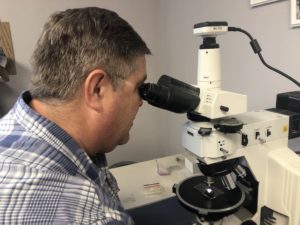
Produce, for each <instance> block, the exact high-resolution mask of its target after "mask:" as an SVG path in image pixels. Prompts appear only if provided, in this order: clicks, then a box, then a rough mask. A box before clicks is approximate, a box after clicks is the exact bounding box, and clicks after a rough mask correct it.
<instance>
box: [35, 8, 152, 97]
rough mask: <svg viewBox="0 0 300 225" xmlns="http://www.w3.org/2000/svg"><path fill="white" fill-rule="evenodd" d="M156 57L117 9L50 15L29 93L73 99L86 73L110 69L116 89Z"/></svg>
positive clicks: (87, 9) (37, 56) (77, 10)
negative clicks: (145, 58)
mask: <svg viewBox="0 0 300 225" xmlns="http://www.w3.org/2000/svg"><path fill="white" fill-rule="evenodd" d="M146 54H151V52H150V50H149V49H148V47H147V45H146V44H145V42H144V41H143V40H142V38H141V37H140V36H139V35H138V33H137V32H136V31H135V30H134V29H133V28H132V27H131V26H130V25H129V24H128V23H127V22H126V21H125V20H124V19H122V18H121V17H119V16H118V14H116V13H115V12H113V11H110V10H107V9H101V8H96V7H88V8H79V9H68V10H66V11H63V12H58V13H55V14H53V15H52V16H50V18H49V20H48V21H47V23H46V24H45V25H44V30H43V33H42V35H41V37H40V38H39V40H38V42H37V46H36V49H35V51H34V53H33V57H32V66H33V75H32V79H31V88H30V92H31V94H32V96H33V97H34V98H38V99H40V100H42V99H43V100H47V99H58V100H70V99H72V97H73V96H74V95H75V93H76V92H77V91H78V88H79V87H80V86H81V85H82V83H83V81H84V80H85V78H86V76H87V74H88V73H89V72H90V71H92V70H93V69H96V68H101V69H103V70H105V72H106V73H107V74H108V76H109V78H110V80H111V82H112V84H113V87H114V88H117V86H118V85H119V83H120V82H121V81H122V80H124V79H126V78H127V77H128V76H129V75H130V74H131V73H132V72H133V71H134V70H135V66H136V65H135V63H136V59H137V57H138V56H141V55H146Z"/></svg>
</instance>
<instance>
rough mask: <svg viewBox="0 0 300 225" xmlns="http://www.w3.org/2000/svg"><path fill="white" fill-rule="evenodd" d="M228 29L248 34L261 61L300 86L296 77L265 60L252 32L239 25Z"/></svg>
mask: <svg viewBox="0 0 300 225" xmlns="http://www.w3.org/2000/svg"><path fill="white" fill-rule="evenodd" d="M228 31H238V32H241V33H244V34H245V35H247V36H248V37H249V39H250V40H251V41H250V45H251V47H252V49H253V51H254V53H255V54H258V56H259V58H260V60H261V62H262V63H263V64H264V65H265V66H266V67H267V68H269V69H270V70H273V71H275V72H276V73H279V74H280V75H282V76H284V77H285V78H287V79H289V80H290V81H292V82H293V83H295V84H296V85H297V86H298V87H300V83H299V82H298V81H297V80H295V79H294V78H292V77H291V76H289V75H288V74H286V73H284V72H282V71H280V70H279V69H276V68H274V67H272V66H270V65H269V64H268V63H266V61H265V60H264V58H263V56H262V54H261V50H262V49H261V47H260V46H259V44H258V41H257V40H256V39H254V38H253V37H252V36H251V34H250V33H249V32H247V31H245V30H243V29H241V28H238V27H228Z"/></svg>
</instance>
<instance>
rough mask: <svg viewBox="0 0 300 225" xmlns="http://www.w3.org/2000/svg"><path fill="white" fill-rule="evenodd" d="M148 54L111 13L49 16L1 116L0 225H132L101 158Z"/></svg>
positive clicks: (115, 141)
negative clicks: (20, 89)
mask: <svg viewBox="0 0 300 225" xmlns="http://www.w3.org/2000/svg"><path fill="white" fill-rule="evenodd" d="M147 54H150V50H149V49H148V47H147V46H146V44H145V43H144V41H143V40H142V39H141V37H140V36H139V35H138V34H137V33H136V32H135V31H134V30H133V28H132V27H131V26H130V25H129V24H128V23H127V22H126V21H124V20H123V19H122V18H120V17H119V16H118V15H117V14H116V13H114V12H112V11H109V10H106V9H100V8H94V7H90V8H81V9H69V10H66V11H63V12H58V13H56V14H53V15H52V16H51V17H50V18H49V20H48V22H47V23H46V24H45V26H44V30H43V33H42V35H41V37H40V39H39V40H38V43H37V47H36V49H35V51H34V54H33V76H32V85H31V88H30V90H29V91H27V92H24V93H23V94H22V96H21V97H20V98H19V99H18V101H17V103H16V104H15V106H14V107H13V109H12V110H11V111H10V112H9V113H8V114H7V115H6V116H5V117H3V118H2V119H1V120H0V224H109V225H113V224H132V223H133V222H132V219H131V218H130V216H128V214H126V212H125V211H124V209H123V208H122V206H121V203H120V201H119V199H118V195H117V191H118V187H117V184H116V181H115V179H114V177H113V176H112V174H111V173H110V172H109V170H108V168H107V163H106V158H105V153H107V152H110V151H112V150H113V149H114V148H115V147H116V146H117V145H121V144H125V143H127V142H128V139H129V130H130V128H131V126H132V124H133V120H134V118H135V116H136V113H137V111H138V109H139V107H140V106H141V105H142V99H141V98H140V96H139V86H140V85H141V84H142V83H143V82H144V80H145V79H146V69H145V67H146V65H145V64H146V62H145V55H147Z"/></svg>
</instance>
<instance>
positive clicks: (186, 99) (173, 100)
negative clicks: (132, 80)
mask: <svg viewBox="0 0 300 225" xmlns="http://www.w3.org/2000/svg"><path fill="white" fill-rule="evenodd" d="M139 92H140V95H141V97H142V98H143V99H144V100H145V101H147V102H148V103H149V104H151V105H153V106H155V107H158V108H162V109H166V110H169V111H171V112H175V113H187V112H191V111H193V110H194V109H195V108H196V107H197V106H198V105H199V103H200V98H199V94H200V89H199V88H197V87H194V86H192V85H189V84H187V83H184V82H182V81H179V80H176V79H174V78H172V77H170V76H167V75H162V76H161V77H160V78H159V80H158V82H157V84H154V83H144V84H143V85H141V86H140V88H139Z"/></svg>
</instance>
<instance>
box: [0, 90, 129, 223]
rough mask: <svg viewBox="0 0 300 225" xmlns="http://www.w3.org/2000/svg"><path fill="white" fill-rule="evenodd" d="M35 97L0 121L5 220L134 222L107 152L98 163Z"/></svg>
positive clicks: (0, 208) (0, 207) (0, 211)
mask: <svg viewBox="0 0 300 225" xmlns="http://www.w3.org/2000/svg"><path fill="white" fill-rule="evenodd" d="M30 101H31V95H30V93H29V92H24V93H23V94H22V96H21V97H20V98H19V99H18V101H17V102H16V104H15V106H14V107H13V108H12V110H11V111H10V112H9V113H8V114H7V115H6V116H4V117H3V118H2V119H1V120H0V224H103V225H121V224H132V223H133V222H132V219H131V218H130V216H129V215H128V214H127V213H126V212H125V211H124V209H123V207H122V206H121V203H120V201H119V198H118V195H117V192H118V186H117V183H116V180H115V178H114V177H113V175H112V174H111V173H110V172H109V170H108V168H107V162H106V158H105V155H102V156H101V157H99V158H98V160H97V165H96V164H95V163H94V162H93V161H92V160H91V159H90V157H89V156H88V155H87V154H86V153H85V151H84V150H83V149H81V148H80V147H79V145H78V144H77V143H76V142H75V141H74V140H73V139H72V138H71V137H70V136H69V135H68V134H67V133H66V132H65V131H64V130H63V129H61V128H60V127H59V126H57V125H56V124H54V123H53V122H51V121H49V120H48V119H47V118H45V117H43V116H41V115H40V114H38V113H36V112H35V111H34V110H32V109H31V108H30V107H29V106H28V103H29V102H30Z"/></svg>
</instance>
